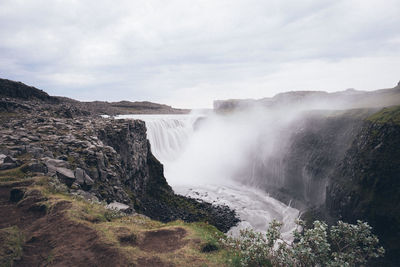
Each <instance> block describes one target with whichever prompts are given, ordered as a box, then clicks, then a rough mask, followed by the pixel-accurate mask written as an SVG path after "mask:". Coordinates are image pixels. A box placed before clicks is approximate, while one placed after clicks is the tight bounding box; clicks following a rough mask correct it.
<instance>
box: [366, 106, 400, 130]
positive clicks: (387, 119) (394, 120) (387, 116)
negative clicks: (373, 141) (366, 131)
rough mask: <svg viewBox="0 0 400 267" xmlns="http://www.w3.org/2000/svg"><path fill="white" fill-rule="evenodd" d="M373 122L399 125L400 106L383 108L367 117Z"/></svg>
mask: <svg viewBox="0 0 400 267" xmlns="http://www.w3.org/2000/svg"><path fill="white" fill-rule="evenodd" d="M367 120H368V121H371V122H374V123H382V124H384V123H391V124H398V125H400V106H394V107H388V108H383V109H382V110H380V111H378V112H377V113H374V114H373V115H371V116H369V117H368V118H367Z"/></svg>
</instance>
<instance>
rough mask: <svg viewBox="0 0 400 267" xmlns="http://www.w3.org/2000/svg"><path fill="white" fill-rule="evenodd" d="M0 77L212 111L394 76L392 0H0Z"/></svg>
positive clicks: (79, 94) (398, 71)
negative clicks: (239, 101)
mask: <svg viewBox="0 0 400 267" xmlns="http://www.w3.org/2000/svg"><path fill="white" fill-rule="evenodd" d="M0 77H1V78H7V79H12V80H18V81H22V82H24V83H27V84H29V85H33V86H35V87H38V88H40V89H43V90H45V91H46V92H48V93H49V94H51V95H62V96H68V97H72V98H75V99H79V100H107V101H117V100H132V101H135V100H149V101H153V102H160V103H165V104H169V105H173V106H176V107H197V108H198V107H211V106H212V101H213V100H214V99H227V98H262V97H267V96H273V95H275V94H276V93H279V92H283V91H292V90H325V91H338V90H344V89H347V88H355V89H360V90H372V89H378V88H389V87H394V86H395V85H396V84H397V82H398V81H399V80H400V0H376V1H375V0H357V1H355V0H332V1H323V0H294V1H286V0H243V1H242V0H227V1H225V0H129V1H115V0H114V1H101V0H94V1H91V0H0Z"/></svg>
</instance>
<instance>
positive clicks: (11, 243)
mask: <svg viewBox="0 0 400 267" xmlns="http://www.w3.org/2000/svg"><path fill="white" fill-rule="evenodd" d="M23 242H24V236H23V234H22V233H21V231H20V230H19V228H18V227H16V226H13V227H8V228H3V229H0V266H5V267H6V266H12V265H13V261H14V260H15V259H18V258H19V257H20V256H21V255H22V244H23Z"/></svg>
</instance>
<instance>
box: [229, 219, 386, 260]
mask: <svg viewBox="0 0 400 267" xmlns="http://www.w3.org/2000/svg"><path fill="white" fill-rule="evenodd" d="M297 224H298V227H297V229H296V230H295V231H294V232H293V236H294V241H293V242H286V241H285V240H283V239H282V237H281V233H280V229H281V227H282V223H280V222H277V221H272V222H271V223H270V225H269V228H268V230H267V232H266V233H265V234H262V233H259V232H255V231H253V230H251V229H245V230H241V231H240V235H239V237H238V238H233V237H225V238H224V239H222V243H223V245H224V246H225V247H226V248H228V249H229V250H230V251H232V252H234V253H235V254H236V256H238V257H239V258H240V263H241V265H242V266H330V267H334V266H356V265H360V264H365V263H367V261H368V260H370V259H373V258H379V257H382V256H383V255H384V249H383V248H382V247H379V240H378V238H377V237H376V236H375V235H374V234H372V232H371V230H372V228H371V226H369V225H368V223H366V222H361V221H358V222H357V224H356V225H353V224H348V223H344V222H342V221H339V222H338V223H337V224H336V225H334V226H332V227H330V228H329V227H328V226H327V224H326V223H324V222H320V221H315V222H314V223H313V227H312V228H310V229H305V228H304V222H303V221H298V222H297Z"/></svg>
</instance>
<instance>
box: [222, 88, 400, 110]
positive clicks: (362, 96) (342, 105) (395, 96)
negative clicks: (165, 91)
mask: <svg viewBox="0 0 400 267" xmlns="http://www.w3.org/2000/svg"><path fill="white" fill-rule="evenodd" d="M398 104H400V82H399V83H398V84H397V86H396V87H394V88H389V89H380V90H375V91H358V90H354V89H347V90H345V91H340V92H334V93H328V92H324V91H291V92H285V93H280V94H277V95H275V96H274V97H266V98H262V99H228V100H216V101H214V110H216V111H218V112H229V111H232V110H237V109H243V108H249V107H253V106H263V107H267V108H277V107H294V108H302V107H303V108H315V109H325V108H335V109H348V108H369V107H386V106H393V105H398Z"/></svg>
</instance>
